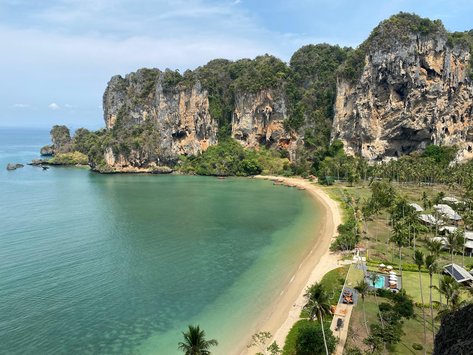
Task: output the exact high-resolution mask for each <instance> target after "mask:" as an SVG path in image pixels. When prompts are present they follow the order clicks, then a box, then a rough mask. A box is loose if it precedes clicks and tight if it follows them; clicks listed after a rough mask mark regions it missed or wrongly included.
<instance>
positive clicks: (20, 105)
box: [13, 104, 30, 108]
mask: <svg viewBox="0 0 473 355" xmlns="http://www.w3.org/2000/svg"><path fill="white" fill-rule="evenodd" d="M28 107H30V105H29V104H13V108H28Z"/></svg>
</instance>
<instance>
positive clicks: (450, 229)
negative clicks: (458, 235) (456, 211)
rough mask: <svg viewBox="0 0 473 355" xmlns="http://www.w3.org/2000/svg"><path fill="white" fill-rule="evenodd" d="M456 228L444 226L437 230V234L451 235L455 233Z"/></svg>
mask: <svg viewBox="0 0 473 355" xmlns="http://www.w3.org/2000/svg"><path fill="white" fill-rule="evenodd" d="M457 229H458V228H457V227H455V226H444V227H440V228H439V232H440V233H442V234H452V233H455V232H456V230H457Z"/></svg>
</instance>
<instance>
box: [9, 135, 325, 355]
mask: <svg viewBox="0 0 473 355" xmlns="http://www.w3.org/2000/svg"><path fill="white" fill-rule="evenodd" d="M48 143H50V138H49V131H48V130H47V129H24V128H21V129H20V128H1V129H0V354H163V355H173V354H180V352H179V350H178V349H177V345H178V343H179V342H180V341H182V340H183V338H182V332H183V331H185V330H186V329H187V327H188V325H199V326H200V327H201V328H202V329H204V330H205V332H206V335H207V338H208V339H216V340H217V341H218V342H219V345H218V347H215V348H213V351H212V353H213V354H217V355H218V354H225V355H227V354H232V353H234V352H235V351H236V347H237V344H239V343H241V341H242V339H243V340H244V339H248V340H249V337H250V336H251V333H252V332H253V331H256V326H257V324H258V322H259V321H260V320H261V315H262V314H263V313H264V311H265V310H266V309H267V307H268V305H269V304H271V303H272V302H274V300H275V299H276V298H277V297H278V296H279V294H280V292H281V290H282V289H283V287H284V286H285V285H286V284H287V283H288V282H289V280H290V279H291V277H292V276H293V275H294V273H295V271H296V270H297V268H298V265H299V264H300V261H301V259H302V258H303V257H304V256H305V255H306V254H307V252H308V250H310V246H311V245H312V244H313V242H314V238H315V235H316V231H317V229H318V226H319V224H320V215H321V214H320V211H321V209H320V206H318V205H317V204H316V202H314V201H313V199H311V198H310V197H309V196H308V194H307V193H306V192H304V191H299V190H297V189H294V188H288V187H283V186H274V185H273V184H272V183H271V182H270V181H264V180H257V179H249V178H227V179H224V180H222V179H216V178H214V177H202V176H181V175H134V174H116V175H101V174H97V173H94V172H92V171H90V170H89V169H87V168H83V167H51V168H50V169H49V170H43V169H41V168H39V167H34V166H29V165H26V163H28V162H30V161H31V160H32V159H36V158H39V149H40V147H41V146H43V145H45V144H48ZM8 163H22V164H25V167H24V168H20V169H17V170H14V171H7V170H6V165H7V164H8ZM280 345H282V344H280Z"/></svg>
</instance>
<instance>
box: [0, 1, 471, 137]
mask: <svg viewBox="0 0 473 355" xmlns="http://www.w3.org/2000/svg"><path fill="white" fill-rule="evenodd" d="M399 11H407V12H415V13H417V14H419V15H421V16H423V17H430V18H432V19H437V18H439V19H441V20H442V21H443V22H444V24H445V26H446V27H447V29H449V30H451V31H464V30H469V29H472V28H473V23H472V22H471V14H472V13H473V1H471V0H429V1H426V0H358V1H354V0H286V1H279V0H271V1H270V0H228V1H227V0H220V1H217V0H189V1H181V0H48V1H43V0H1V1H0V43H1V46H2V50H1V52H0V63H1V65H0V77H1V79H2V85H1V86H0V87H1V88H0V108H1V110H0V126H34V127H50V126H51V125H53V124H56V123H60V124H67V125H69V126H71V127H73V128H78V127H81V126H84V127H88V128H94V129H95V128H99V127H102V126H103V119H102V107H101V102H102V94H103V91H104V89H105V87H106V84H107V82H108V80H109V79H110V77H111V76H113V75H115V74H122V75H124V74H126V73H128V72H130V71H134V70H136V69H138V68H140V67H157V68H160V69H164V68H170V69H179V70H181V71H183V70H185V69H188V68H189V69H193V68H195V67H197V66H199V65H201V64H205V63H206V62H208V61H209V60H210V59H213V58H229V59H238V58H243V57H250V58H252V57H255V56H256V55H259V54H264V53H269V54H273V55H276V56H278V57H279V58H281V59H283V60H285V61H288V60H289V59H290V57H291V55H292V53H293V52H294V51H295V50H297V49H298V48H300V47H301V46H302V45H305V44H310V43H314V44H315V43H320V42H328V43H331V44H339V45H341V46H357V45H359V44H360V43H361V42H362V41H363V40H364V39H366V37H367V36H368V35H369V33H370V31H371V30H372V29H373V27H374V26H376V25H377V24H378V23H379V22H380V21H381V20H383V19H385V18H387V17H389V16H390V15H393V14H395V13H398V12H399Z"/></svg>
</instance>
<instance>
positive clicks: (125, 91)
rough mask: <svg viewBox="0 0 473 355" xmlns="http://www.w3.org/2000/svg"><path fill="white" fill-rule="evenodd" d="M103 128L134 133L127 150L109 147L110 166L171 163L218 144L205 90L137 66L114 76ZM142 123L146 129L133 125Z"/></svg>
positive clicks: (106, 98)
mask: <svg viewBox="0 0 473 355" xmlns="http://www.w3.org/2000/svg"><path fill="white" fill-rule="evenodd" d="M103 107H104V118H105V124H106V128H107V130H109V131H111V132H113V133H115V136H118V137H119V138H123V136H130V135H131V136H132V138H136V140H137V142H136V144H132V146H131V147H128V149H123V147H122V146H118V147H113V146H108V147H106V149H105V162H106V163H107V165H109V166H110V167H112V168H114V169H119V170H127V169H133V168H136V169H145V170H146V169H149V168H150V169H153V170H154V169H155V167H156V166H159V165H161V164H166V165H169V164H171V165H172V163H173V162H175V161H176V160H177V158H178V156H179V155H197V154H198V153H200V152H202V151H204V150H205V149H207V147H208V146H209V145H212V144H216V143H217V128H218V127H217V122H216V121H215V120H213V119H212V117H211V115H210V113H209V98H208V93H207V91H206V90H204V89H202V87H201V85H200V83H199V82H198V81H197V82H195V83H194V84H193V85H192V86H190V87H189V86H187V87H186V86H182V85H172V83H167V82H166V77H165V73H163V72H161V71H159V70H157V69H141V70H138V71H137V72H136V73H131V74H128V75H127V76H126V77H125V78H122V77H121V76H114V77H113V78H112V79H111V80H110V82H109V83H108V86H107V89H106V91H105V94H104V97H103ZM140 126H142V127H143V129H144V130H145V131H146V130H147V134H146V135H145V137H143V131H142V130H138V137H134V135H136V134H135V133H134V132H136V130H137V128H140Z"/></svg>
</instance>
